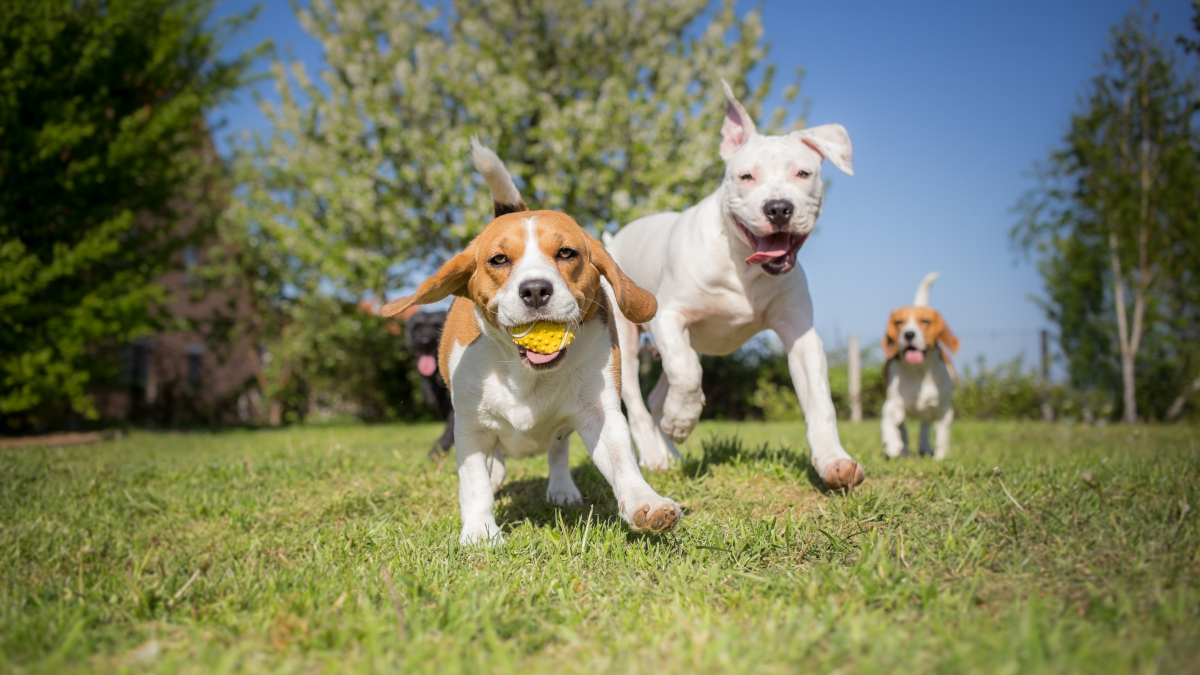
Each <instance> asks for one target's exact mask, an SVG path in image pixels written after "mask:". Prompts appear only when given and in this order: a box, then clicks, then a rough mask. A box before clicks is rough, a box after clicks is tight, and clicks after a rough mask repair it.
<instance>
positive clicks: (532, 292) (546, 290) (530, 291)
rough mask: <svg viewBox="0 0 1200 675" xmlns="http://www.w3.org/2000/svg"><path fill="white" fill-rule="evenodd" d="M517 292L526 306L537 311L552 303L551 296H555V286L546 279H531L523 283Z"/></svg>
mask: <svg viewBox="0 0 1200 675" xmlns="http://www.w3.org/2000/svg"><path fill="white" fill-rule="evenodd" d="M517 292H518V293H520V295H521V300H523V301H524V302H525V304H526V305H528V306H529V307H532V308H534V309H537V308H538V307H541V306H542V305H544V304H546V303H547V302H549V301H550V296H552V295H554V286H553V285H551V284H550V282H549V281H546V280H545V279H529V280H528V281H522V282H521V285H520V286H518V287H517Z"/></svg>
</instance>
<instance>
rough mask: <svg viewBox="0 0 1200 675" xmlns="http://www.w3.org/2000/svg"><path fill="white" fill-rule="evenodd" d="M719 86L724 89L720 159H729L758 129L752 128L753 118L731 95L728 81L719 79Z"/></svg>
mask: <svg viewBox="0 0 1200 675" xmlns="http://www.w3.org/2000/svg"><path fill="white" fill-rule="evenodd" d="M721 87H722V88H724V89H725V100H726V101H727V104H726V106H725V122H724V123H723V124H721V150H720V151H721V159H729V158H730V157H733V153H735V152H737V150H738V148H740V147H742V146H743V145H745V144H746V141H749V140H750V139H751V138H754V135H755V134H757V133H758V131H757V130H756V129H755V128H754V120H753V119H751V118H750V115H749V114H748V113H747V112H746V109H745V108H743V107H742V104H741V103H740V102H739V101H738V100H737V97H736V96H734V95H733V89H730V87H729V83H728V82H726V81H725V80H721Z"/></svg>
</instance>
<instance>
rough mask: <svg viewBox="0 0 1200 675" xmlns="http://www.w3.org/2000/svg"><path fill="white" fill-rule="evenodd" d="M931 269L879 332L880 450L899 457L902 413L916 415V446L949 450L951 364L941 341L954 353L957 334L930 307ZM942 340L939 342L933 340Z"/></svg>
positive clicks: (903, 441)
mask: <svg viewBox="0 0 1200 675" xmlns="http://www.w3.org/2000/svg"><path fill="white" fill-rule="evenodd" d="M937 276H938V275H937V272H931V273H929V274H928V275H926V277H925V278H924V279H923V280H922V281H921V284H920V285H919V286H917V295H916V298H914V299H913V304H912V306H910V307H901V308H900V309H897V310H896V311H894V312H892V315H891V317H890V318H888V325H887V335H886V336H885V337H884V338H883V341H882V344H883V355H884V358H886V359H887V363H886V364H884V368H885V369H886V370H885V372H884V378H885V379H886V381H887V399H886V400H885V401H884V403H883V412H882V414H881V415H880V417H881V418H882V421H881V425H882V427H883V451H884V452H885V453H887V456H888V457H901V456H904V455H907V454H910V453H909V451H908V431H907V429H905V426H904V420H905V418H906V417H915V418H916V419H918V420H920V421H921V442H920V446H919V447H920V452H921V454H922V455H933V456H934V458H935V459H943V458H945V457H946V453H947V452H948V451H949V450H950V423H951V422H953V421H954V402H953V400H952V397H953V395H954V383H955V380H956V379H957V378H956V376H955V374H954V364H952V363H951V362H950V357H949V356H948V355H947V354H946V352H945V350H944V349H943V348H942V347H943V346H944V347H946V348H948V349H949V350H950V352H951V353H955V354H956V353H958V338H956V337H954V333H951V332H950V328H949V327H948V326H946V322H945V320H943V319H942V315H941V314H939V313H938V312H937V311H936V310H934V309H930V308H929V288H930V287H931V286H933V282H934V280H936V279H937ZM938 343H941V344H938ZM930 423H933V424H936V425H937V450H936V451H935V450H934V449H933V448H931V447H930V445H929V425H930Z"/></svg>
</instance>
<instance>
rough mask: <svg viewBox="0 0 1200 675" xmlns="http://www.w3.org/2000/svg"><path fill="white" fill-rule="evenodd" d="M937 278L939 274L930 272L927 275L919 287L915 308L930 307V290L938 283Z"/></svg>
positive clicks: (914, 299)
mask: <svg viewBox="0 0 1200 675" xmlns="http://www.w3.org/2000/svg"><path fill="white" fill-rule="evenodd" d="M937 278H938V273H937V272H930V273H929V274H926V275H925V278H924V279H922V280H921V283H920V284H918V285H917V294H916V295H915V296H913V307H928V306H929V289H930V288H932V287H933V282H935V281H937Z"/></svg>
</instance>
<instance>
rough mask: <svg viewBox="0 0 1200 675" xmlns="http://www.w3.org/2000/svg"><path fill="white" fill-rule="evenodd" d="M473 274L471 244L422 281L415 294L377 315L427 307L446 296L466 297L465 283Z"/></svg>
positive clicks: (385, 308)
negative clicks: (415, 307)
mask: <svg viewBox="0 0 1200 675" xmlns="http://www.w3.org/2000/svg"><path fill="white" fill-rule="evenodd" d="M474 273H475V243H474V242H471V244H470V245H469V246H467V249H466V250H465V251H463V252H462V253H459V254H458V255H456V256H454V257H453V258H451V259H449V260H447V261H446V264H445V265H442V268H441V269H439V270H438V271H437V272H436V273H435V274H434V275H433V276H431V277H429V278H428V279H426V280H425V281H422V282H421V285H420V286H418V287H417V292H416V293H413V294H412V295H410V296H408V297H406V298H397V299H395V300H393V301H391V302H389V303H388V304H386V305H384V306H383V308H382V309H380V310H379V313H380V314H382V315H383V316H396V315H397V314H402V313H404V312H406V311H408V310H409V309H410V308H412V307H414V306H416V305H428V304H429V303H431V302H437V301H438V300H441V299H442V298H445V297H446V296H448V295H459V296H463V297H467V282H468V281H470V280H471V275H472V274H474Z"/></svg>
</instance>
